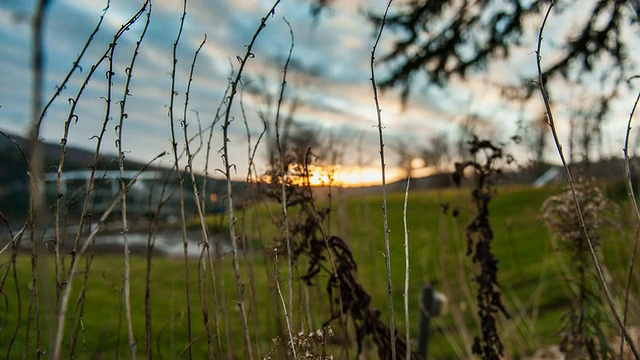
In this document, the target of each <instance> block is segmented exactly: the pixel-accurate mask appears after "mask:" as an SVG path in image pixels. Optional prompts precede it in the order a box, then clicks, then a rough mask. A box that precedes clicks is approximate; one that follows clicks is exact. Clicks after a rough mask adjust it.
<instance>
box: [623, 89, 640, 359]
mask: <svg viewBox="0 0 640 360" xmlns="http://www.w3.org/2000/svg"><path fill="white" fill-rule="evenodd" d="M638 101H640V92H639V93H638V95H637V96H636V101H635V102H634V103H633V108H632V109H631V112H630V113H629V121H628V122H627V131H626V134H625V139H624V149H623V151H622V152H623V154H624V173H625V175H626V178H627V181H626V185H627V193H628V195H629V198H630V199H631V202H632V204H633V210H634V213H635V215H636V225H637V226H640V209H639V208H638V202H637V200H636V194H635V190H634V189H633V182H632V180H631V166H630V165H629V137H630V134H631V121H632V120H633V116H634V115H635V113H636V108H637V107H638ZM638 237H639V235H638V231H636V236H635V240H634V242H633V251H632V253H631V260H630V261H629V273H628V276H627V285H626V290H625V297H624V312H623V314H622V316H623V319H622V323H623V325H625V326H626V324H627V310H628V306H629V292H630V290H631V279H632V278H633V268H634V266H635V259H636V251H637V249H638V240H639V239H638ZM623 344H624V341H622V340H621V341H620V357H621V358H622V355H623V351H624V346H623Z"/></svg>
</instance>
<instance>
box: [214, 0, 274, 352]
mask: <svg viewBox="0 0 640 360" xmlns="http://www.w3.org/2000/svg"><path fill="white" fill-rule="evenodd" d="M279 3H280V0H277V1H276V2H275V3H274V4H273V6H272V7H271V9H269V11H268V12H267V14H266V15H265V16H264V17H263V18H262V20H261V21H260V25H259V26H258V29H257V30H256V32H255V33H254V34H253V37H252V39H251V41H250V42H249V44H248V45H247V46H246V48H247V51H246V52H245V54H244V56H243V57H242V58H241V57H239V56H238V58H237V59H238V61H239V62H240V67H239V68H238V73H237V74H236V77H235V79H233V81H232V82H231V92H230V94H229V97H228V98H227V107H226V111H225V114H224V122H223V125H222V133H223V135H222V143H223V144H224V145H223V147H222V159H223V162H224V169H223V173H224V176H225V178H226V180H227V207H228V211H229V215H228V216H229V220H228V223H229V236H230V238H231V246H232V248H233V259H232V263H233V271H234V275H235V280H236V289H237V292H238V300H237V301H238V306H239V308H240V314H241V316H242V327H243V330H244V341H245V355H246V357H247V358H249V359H253V350H252V348H251V335H250V332H249V325H248V323H247V315H246V311H245V305H244V283H243V282H242V277H241V274H240V265H239V261H238V238H237V236H236V231H235V225H236V221H237V219H236V217H235V209H234V202H233V182H232V179H231V169H232V168H235V166H233V165H232V164H231V161H230V159H229V146H228V143H229V126H230V125H231V109H232V106H233V100H234V98H235V95H236V93H237V92H238V85H239V84H240V79H241V78H242V73H243V71H244V69H245V66H246V64H247V62H248V61H249V59H250V58H253V57H254V56H255V55H254V54H253V52H252V49H253V46H254V44H255V42H256V40H257V38H258V36H259V35H260V32H262V29H264V27H265V26H266V24H267V20H268V19H269V17H270V16H273V15H274V14H275V10H276V7H277V6H278V4H279Z"/></svg>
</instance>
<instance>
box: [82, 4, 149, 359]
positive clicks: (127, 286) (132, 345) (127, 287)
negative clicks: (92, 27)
mask: <svg viewBox="0 0 640 360" xmlns="http://www.w3.org/2000/svg"><path fill="white" fill-rule="evenodd" d="M150 20H151V4H150V3H149V7H148V10H147V20H146V21H145V24H144V27H143V28H142V33H141V34H140V38H139V40H138V41H137V42H136V46H135V48H134V50H133V55H132V56H131V62H130V63H129V67H127V69H126V71H125V73H126V75H127V80H126V82H125V85H124V91H123V95H122V100H120V102H119V104H120V117H119V121H118V126H117V131H118V140H117V145H118V146H117V147H118V167H119V169H120V188H125V186H126V184H125V181H124V151H123V149H122V131H123V128H124V119H125V118H127V117H128V115H127V113H126V112H125V109H126V104H127V97H129V96H130V95H131V94H130V93H129V88H130V84H131V78H132V76H133V68H134V66H135V63H136V59H137V57H138V53H139V50H140V44H141V43H142V41H143V40H144V36H145V34H146V33H147V28H148V27H149V21H150ZM114 49H115V46H114V47H112V48H111V55H110V58H109V67H110V68H109V76H108V81H109V83H111V77H112V76H113V69H112V68H113V51H114ZM120 204H121V215H122V236H123V242H124V246H123V251H124V279H123V284H122V286H123V288H124V303H125V316H126V319H127V334H128V336H129V350H130V353H131V359H135V358H136V348H137V346H136V339H135V336H134V334H133V321H132V319H131V283H130V277H131V269H130V266H129V262H130V259H129V255H130V254H129V253H130V251H129V236H128V233H129V225H128V222H127V192H126V191H122V192H121V199H120ZM87 270H88V269H87ZM87 273H88V271H87Z"/></svg>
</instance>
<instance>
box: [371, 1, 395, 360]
mask: <svg viewBox="0 0 640 360" xmlns="http://www.w3.org/2000/svg"><path fill="white" fill-rule="evenodd" d="M392 2H393V0H389V3H387V8H386V9H385V11H384V15H383V16H382V22H381V24H380V31H379V32H378V36H377V37H376V41H375V43H374V44H373V48H372V49H371V86H372V88H373V100H374V102H375V104H376V117H377V120H378V125H377V127H378V135H379V144H380V166H381V175H382V218H383V221H384V258H385V265H386V269H387V299H388V303H389V329H390V330H389V342H390V343H391V358H392V360H395V359H396V341H395V333H394V332H395V328H396V327H395V320H394V314H393V288H392V283H391V251H390V246H389V231H390V230H389V220H388V216H387V184H386V167H387V164H386V163H385V160H384V139H383V136H382V129H383V127H382V116H381V112H382V110H380V102H379V99H378V86H377V84H376V73H375V70H374V65H375V59H376V49H377V48H378V43H379V42H380V38H381V37H382V31H383V30H384V25H385V22H386V19H387V13H388V12H389V8H390V7H391V3H392Z"/></svg>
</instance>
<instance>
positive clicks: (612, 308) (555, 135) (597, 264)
mask: <svg viewBox="0 0 640 360" xmlns="http://www.w3.org/2000/svg"><path fill="white" fill-rule="evenodd" d="M554 4H555V2H553V1H552V2H551V4H550V5H549V8H548V9H547V12H546V14H545V16H544V19H543V20H542V25H540V31H539V33H538V42H537V47H536V51H535V54H536V67H537V71H538V86H539V87H540V93H541V94H542V99H543V101H544V106H545V111H546V113H547V120H548V122H549V127H550V128H551V133H552V135H553V141H554V143H555V145H556V150H557V151H558V155H559V156H560V160H561V161H562V166H563V167H564V169H565V172H566V175H567V180H568V181H569V186H570V187H571V192H572V194H573V199H574V204H575V207H576V212H577V214H578V218H579V219H580V227H581V228H582V231H583V232H584V236H585V239H586V241H587V245H588V247H589V255H590V256H591V261H592V263H593V267H594V268H595V270H596V274H597V276H598V280H599V282H600V285H601V286H602V290H603V291H604V294H605V298H606V301H607V305H608V306H609V310H610V311H611V314H612V315H613V317H614V318H615V320H616V322H617V323H618V326H620V330H621V331H622V334H623V336H624V338H625V340H626V341H627V344H628V345H629V348H630V349H631V352H633V355H634V356H635V358H636V359H640V355H638V351H637V350H636V347H635V345H634V343H633V339H632V338H631V336H630V335H629V332H628V331H627V329H626V327H625V326H624V323H623V322H622V319H621V318H620V315H619V314H618V312H617V310H616V308H615V304H614V302H613V298H612V296H611V292H610V291H609V287H608V285H607V281H606V279H605V278H604V274H603V272H602V268H601V266H600V261H599V260H598V256H597V255H596V252H595V250H594V247H593V242H592V241H591V237H590V235H589V231H588V230H587V225H586V224H585V221H584V216H583V214H582V208H581V206H580V202H579V201H578V197H577V194H576V188H575V184H574V181H573V178H572V176H571V171H570V170H569V166H568V164H567V161H566V159H565V156H564V151H563V150H562V145H561V144H560V139H559V137H558V133H557V130H556V125H555V120H554V117H553V112H552V111H551V100H550V99H549V94H548V93H547V90H546V88H545V85H544V78H543V72H542V64H541V59H542V55H541V51H540V49H541V47H542V39H543V37H542V35H543V33H544V27H545V25H546V23H547V19H548V18H549V14H550V13H551V9H552V8H553V6H554Z"/></svg>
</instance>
